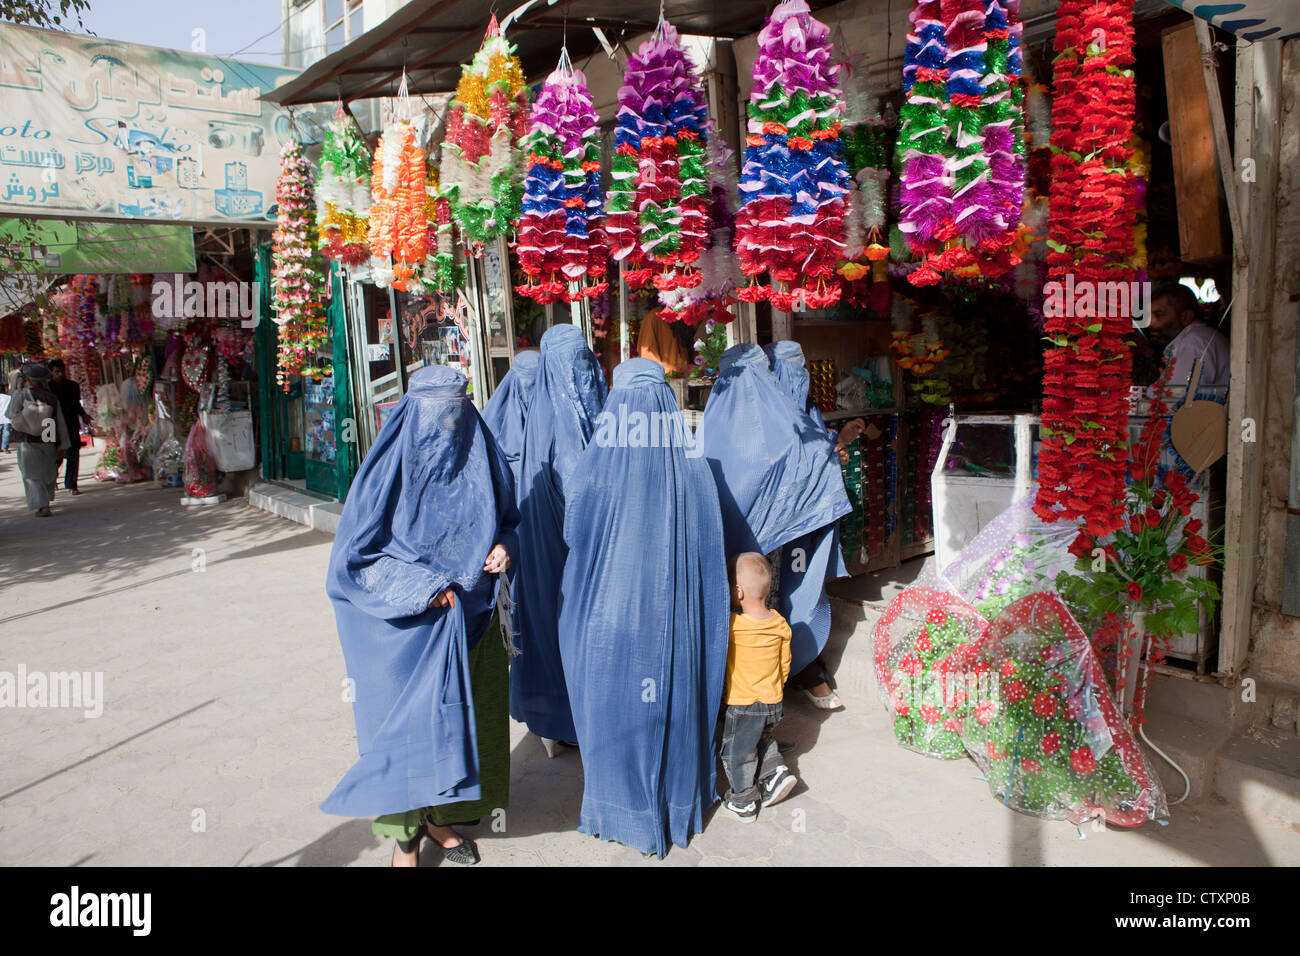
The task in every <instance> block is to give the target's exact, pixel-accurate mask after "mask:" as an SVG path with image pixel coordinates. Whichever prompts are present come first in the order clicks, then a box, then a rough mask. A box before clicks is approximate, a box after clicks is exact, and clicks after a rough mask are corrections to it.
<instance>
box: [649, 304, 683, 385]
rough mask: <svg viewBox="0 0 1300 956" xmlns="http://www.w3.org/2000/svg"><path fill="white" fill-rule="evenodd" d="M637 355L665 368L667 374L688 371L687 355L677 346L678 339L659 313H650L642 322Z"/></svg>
mask: <svg viewBox="0 0 1300 956" xmlns="http://www.w3.org/2000/svg"><path fill="white" fill-rule="evenodd" d="M636 347H637V354H638V355H640V356H641V358H646V359H651V360H652V361H655V362H658V363H659V364H660V365H662V366H663V367H664V371H665V372H684V371H686V367H687V361H686V355H685V353H683V352H682V347H681V346H680V345H678V344H677V337H676V336H675V335H673V330H672V329H670V328H668V323H667V322H665V321H664V320H663V319H661V318H659V313H658V312H649V313H647V314H646V317H645V318H644V319H642V320H641V334H640V336H639V337H638V338H637V343H636Z"/></svg>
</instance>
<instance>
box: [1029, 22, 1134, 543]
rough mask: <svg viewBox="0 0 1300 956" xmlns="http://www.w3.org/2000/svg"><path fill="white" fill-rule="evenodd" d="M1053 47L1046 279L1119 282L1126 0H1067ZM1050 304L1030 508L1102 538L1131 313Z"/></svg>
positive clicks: (1123, 438)
mask: <svg viewBox="0 0 1300 956" xmlns="http://www.w3.org/2000/svg"><path fill="white" fill-rule="evenodd" d="M1098 36H1101V37H1105V39H1106V42H1105V44H1104V45H1099V44H1097V43H1096V42H1095V38H1096V37H1098ZM1103 47H1104V48H1103ZM1056 50H1057V56H1056V61H1055V64H1056V71H1055V77H1054V79H1055V98H1054V100H1053V104H1052V118H1053V129H1052V147H1053V156H1052V172H1053V179H1052V186H1051V207H1052V216H1051V239H1049V240H1048V247H1049V252H1048V259H1047V261H1048V275H1049V279H1050V280H1052V281H1055V282H1060V283H1064V282H1065V280H1066V277H1067V276H1072V277H1073V280H1074V284H1075V285H1076V286H1077V285H1078V283H1081V282H1086V283H1090V284H1093V285H1092V287H1093V288H1097V287H1098V284H1100V283H1103V282H1125V283H1127V282H1128V281H1130V280H1131V279H1132V278H1133V272H1134V270H1133V267H1132V262H1131V260H1132V257H1133V254H1134V230H1135V227H1136V223H1137V202H1136V199H1135V196H1134V190H1133V181H1132V180H1131V178H1130V177H1129V175H1128V173H1129V171H1128V169H1127V168H1126V167H1127V163H1128V162H1129V159H1130V157H1131V156H1132V148H1131V147H1130V146H1129V143H1130V141H1131V139H1132V136H1133V113H1134V108H1135V96H1136V93H1135V86H1134V79H1133V72H1132V70H1131V69H1129V67H1130V66H1131V65H1132V63H1133V0H1104V2H1103V0H1066V2H1063V3H1062V4H1061V7H1060V10H1059V11H1058V14H1057V32H1056ZM1071 305H1073V303H1071ZM1052 311H1053V314H1052V315H1050V316H1048V317H1047V318H1046V320H1045V322H1044V331H1045V333H1046V335H1047V337H1048V339H1049V340H1050V341H1051V343H1052V347H1051V348H1049V349H1048V350H1047V352H1046V354H1045V355H1044V359H1043V370H1044V374H1043V407H1042V439H1043V447H1042V451H1041V453H1040V455H1039V459H1038V467H1039V485H1038V497H1037V501H1036V503H1035V505H1034V510H1035V512H1037V513H1038V514H1039V516H1040V517H1042V518H1043V520H1044V521H1055V520H1057V519H1060V518H1064V519H1065V520H1067V521H1078V522H1080V523H1081V524H1082V526H1083V528H1084V530H1086V531H1087V532H1088V533H1089V534H1090V535H1092V536H1093V537H1102V536H1104V535H1107V534H1109V533H1111V532H1112V531H1115V530H1117V529H1118V528H1119V527H1120V526H1121V524H1122V522H1123V520H1124V501H1125V493H1126V487H1125V469H1126V464H1127V459H1128V389H1129V384H1130V372H1131V366H1132V357H1131V355H1130V353H1129V348H1128V345H1127V343H1126V341H1125V339H1124V336H1125V334H1126V333H1127V332H1128V331H1129V330H1130V329H1131V327H1132V320H1131V316H1130V315H1129V314H1128V313H1124V314H1120V315H1101V316H1094V315H1093V314H1092V313H1093V312H1095V311H1097V310H1094V309H1074V308H1063V309H1054V310H1052ZM1085 311H1086V312H1087V313H1088V314H1086V315H1079V314H1077V313H1079V312H1085ZM1101 311H1103V312H1110V311H1114V312H1123V310H1119V309H1115V310H1109V309H1103V310H1101Z"/></svg>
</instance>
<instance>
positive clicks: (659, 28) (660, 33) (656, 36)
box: [651, 0, 667, 43]
mask: <svg viewBox="0 0 1300 956" xmlns="http://www.w3.org/2000/svg"><path fill="white" fill-rule="evenodd" d="M666 23H667V21H666V20H665V19H664V0H659V22H658V23H656V24H655V32H654V33H653V34H652V35H651V39H652V40H653V41H654V42H655V43H658V42H659V41H661V40H662V39H663V38H664V26H665V25H666Z"/></svg>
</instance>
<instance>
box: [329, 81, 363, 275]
mask: <svg viewBox="0 0 1300 956" xmlns="http://www.w3.org/2000/svg"><path fill="white" fill-rule="evenodd" d="M369 215H370V148H369V147H368V146H367V145H366V142H365V140H363V139H362V138H361V134H360V133H359V132H357V128H356V124H355V123H353V122H352V121H351V120H350V119H348V118H347V117H346V116H345V115H344V113H343V107H342V106H341V105H340V106H339V109H338V112H337V115H336V116H335V117H334V121H333V122H332V123H330V125H329V126H328V127H327V128H326V130H325V140H324V142H323V143H322V145H321V156H320V177H319V178H318V179H317V181H316V221H317V222H318V223H319V225H320V247H321V252H322V253H323V254H324V255H325V256H326V257H327V258H330V259H337V260H339V261H340V262H342V263H343V264H344V265H348V266H359V265H361V264H362V263H363V262H365V261H366V260H367V259H369V258H370V249H369V247H368V246H367V244H366V238H367V232H368V228H369V223H368V222H367V218H368V217H369Z"/></svg>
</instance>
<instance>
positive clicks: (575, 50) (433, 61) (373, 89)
mask: <svg viewBox="0 0 1300 956" xmlns="http://www.w3.org/2000/svg"><path fill="white" fill-rule="evenodd" d="M831 2H832V0H808V5H809V7H811V8H812V9H814V10H816V9H819V8H821V7H826V6H830V4H831ZM486 7H487V4H484V3H483V0H411V2H410V3H408V4H407V5H406V6H404V7H402V8H401V9H400V10H398V11H397V12H396V13H394V14H393V15H392V16H391V17H389V18H388V19H387V20H385V21H384V22H383V23H381V24H379V26H377V27H375V28H374V29H372V30H367V31H366V32H365V33H363V34H362V35H361V36H359V37H357V39H355V40H353V41H352V42H351V43H349V44H348V45H347V46H345V47H344V48H343V49H341V50H338V51H336V52H334V53H332V54H330V55H329V56H327V57H325V59H323V60H319V61H318V62H316V63H314V64H313V65H312V66H310V67H309V68H308V69H306V70H304V71H303V72H302V73H301V74H299V75H298V76H296V77H294V78H293V79H291V80H289V81H288V82H286V83H284V84H283V85H281V86H279V87H277V88H276V89H274V90H272V91H271V92H269V93H266V94H264V95H263V96H262V99H264V100H267V101H269V102H272V103H277V104H279V105H281V106H296V105H299V104H305V103H324V102H329V101H331V100H335V99H342V100H343V101H344V102H352V101H354V100H364V99H369V98H372V97H377V96H392V95H394V93H395V92H396V90H397V85H398V83H400V82H401V77H402V70H403V69H405V70H406V74H407V83H408V85H409V88H410V91H411V93H412V94H419V93H424V94H429V93H445V92H450V91H452V90H454V89H455V88H456V83H457V81H458V80H459V79H460V68H461V64H463V63H468V62H469V61H470V59H472V58H473V56H474V53H475V51H476V50H478V48H479V46H480V45H481V44H482V42H483V34H484V32H485V31H486V29H487V19H488V14H487V11H486ZM658 7H659V5H658V4H657V3H655V2H654V0H549V2H548V0H532V2H531V3H518V4H516V5H514V6H513V7H512V6H511V5H509V4H508V3H502V4H501V5H500V7H499V8H498V10H497V16H498V18H499V19H500V20H501V22H502V24H503V26H504V27H505V29H506V35H507V36H508V37H509V38H510V40H511V42H513V43H515V44H516V45H517V46H518V48H519V58H520V60H521V62H522V63H523V66H524V72H525V74H526V75H527V76H528V77H529V78H530V79H534V78H541V77H543V76H545V75H546V74H547V73H549V72H550V71H551V70H552V69H554V68H555V60H556V57H557V55H558V54H559V51H560V46H561V44H562V43H565V42H567V44H568V48H569V54H570V56H572V57H573V59H574V61H575V62H577V63H581V62H582V59H583V58H585V57H587V56H589V55H591V54H592V53H595V52H596V51H598V50H601V47H602V44H601V41H600V38H599V37H598V36H597V35H596V32H595V30H597V29H598V30H600V31H601V33H602V34H603V35H604V37H605V39H606V41H607V42H608V43H609V44H610V45H611V46H613V45H615V44H617V43H618V42H619V41H620V40H623V41H628V40H631V39H632V38H633V37H635V36H637V35H639V34H644V33H647V32H649V31H651V30H653V29H654V28H655V24H656V22H657V21H658V18H659V9H658ZM771 8H772V3H771V0H664V16H665V17H666V18H667V19H668V20H669V21H670V22H671V23H672V24H673V26H675V27H676V28H677V30H678V32H680V33H682V34H696V35H700V36H713V37H720V38H731V39H735V38H738V37H742V36H745V35H746V34H750V33H754V32H755V31H757V30H759V29H761V28H762V26H763V23H764V21H765V20H766V19H767V15H768V13H769V12H770V11H771ZM593 28H595V29H593ZM566 37H567V41H566ZM602 55H603V53H602Z"/></svg>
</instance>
